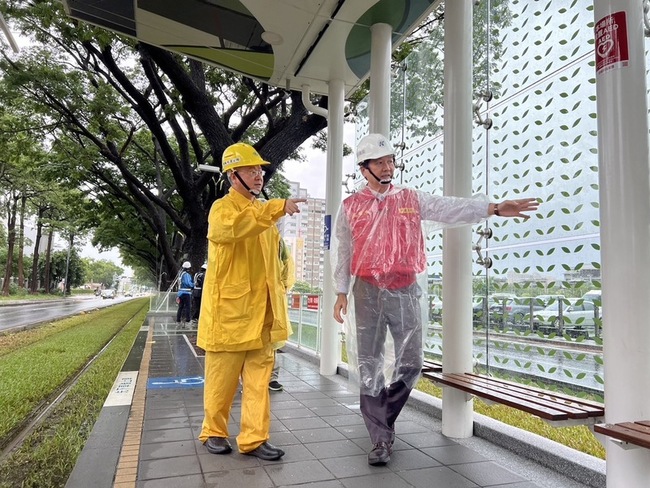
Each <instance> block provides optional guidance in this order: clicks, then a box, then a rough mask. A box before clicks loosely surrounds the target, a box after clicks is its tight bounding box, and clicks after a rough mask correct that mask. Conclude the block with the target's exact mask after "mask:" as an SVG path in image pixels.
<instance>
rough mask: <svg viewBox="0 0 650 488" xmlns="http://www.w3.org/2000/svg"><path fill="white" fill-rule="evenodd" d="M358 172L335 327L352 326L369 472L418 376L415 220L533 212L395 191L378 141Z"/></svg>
mask: <svg viewBox="0 0 650 488" xmlns="http://www.w3.org/2000/svg"><path fill="white" fill-rule="evenodd" d="M357 163H358V165H359V171H360V172H361V174H362V176H363V177H364V178H365V179H366V182H367V185H366V186H365V187H364V188H363V189H361V190H360V191H358V192H356V193H354V194H353V195H351V196H349V197H348V198H346V199H345V200H344V201H343V204H342V205H341V209H340V211H339V215H338V217H337V221H336V229H335V236H336V239H337V240H338V246H337V250H336V258H335V260H334V261H335V266H334V279H335V283H336V292H337V298H336V302H335V304H334V318H335V320H337V321H338V322H340V323H343V322H344V319H343V315H345V314H347V313H348V311H350V314H351V315H352V316H353V317H354V320H350V319H348V320H346V346H347V348H348V359H349V362H350V372H351V375H352V376H353V377H354V376H357V377H358V380H359V385H360V402H361V413H362V415H363V419H364V422H365V424H366V428H367V429H368V433H369V434H370V440H371V442H372V449H371V451H370V453H369V454H368V464H370V465H373V466H381V465H385V464H386V463H388V462H389V461H390V454H391V452H392V445H393V442H394V439H395V421H396V420H397V417H398V416H399V414H400V412H401V410H402V408H403V407H404V405H405V404H406V401H407V400H408V397H409V395H410V393H411V390H412V389H413V387H414V386H415V383H416V382H417V380H418V378H419V376H420V372H421V370H422V361H423V348H422V344H423V333H424V330H423V327H422V313H421V310H422V303H421V300H423V301H424V304H426V293H424V292H423V289H422V288H421V287H420V286H419V284H418V282H417V277H418V275H421V276H422V275H423V274H424V272H425V271H426V264H427V261H426V254H425V245H424V234H423V231H422V221H435V222H439V223H444V224H442V225H450V224H454V225H458V224H470V223H476V222H479V221H481V220H483V219H485V218H487V217H488V216H491V215H497V216H502V217H521V218H523V219H527V218H528V216H527V215H525V214H524V213H522V212H528V211H534V210H536V209H537V206H538V204H537V202H536V201H535V199H533V198H524V199H521V200H506V201H504V202H501V203H498V204H495V203H490V202H489V201H488V199H487V197H486V196H481V198H458V197H442V196H435V195H431V194H428V193H425V192H422V191H418V190H413V189H410V188H404V187H397V186H394V185H393V184H392V179H393V175H394V172H395V156H394V150H393V147H392V145H391V143H390V142H389V141H388V139H386V138H385V137H384V136H383V135H381V134H370V135H368V136H366V137H364V138H363V139H361V141H359V145H358V147H357ZM425 283H426V282H425ZM424 289H425V290H426V285H425V288H424ZM350 291H351V292H352V298H353V300H352V302H351V303H350V307H348V293H349V292H350ZM425 306H426V305H425ZM387 332H390V334H388V333H387ZM389 338H390V339H391V342H389V340H388V339H389ZM393 356H394V360H389V359H388V358H389V357H393ZM386 369H389V371H390V372H385V370H386Z"/></svg>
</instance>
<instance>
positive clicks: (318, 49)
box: [63, 0, 440, 94]
mask: <svg viewBox="0 0 650 488" xmlns="http://www.w3.org/2000/svg"><path fill="white" fill-rule="evenodd" d="M63 3H64V5H65V7H66V10H67V12H68V14H69V15H70V16H71V17H74V18H77V19H79V20H82V21H85V22H89V23H92V24H95V25H98V26H100V27H104V28H106V29H109V30H112V31H115V32H118V33H120V34H124V35H127V36H130V37H134V38H137V39H138V40H140V41H142V42H146V43H148V44H153V45H155V46H159V47H163V48H165V49H168V50H170V51H174V52H177V53H181V54H184V55H187V56H190V57H192V58H196V59H199V60H201V61H205V62H208V63H212V64H215V65H218V66H221V67H223V68H225V69H228V70H231V71H234V72H237V73H240V74H243V75H247V76H251V77H253V78H256V79H259V80H262V81H265V82H267V83H269V84H272V85H277V86H281V87H285V88H289V89H293V90H300V89H301V87H302V86H303V85H309V86H310V88H311V90H312V91H313V92H315V93H321V94H327V91H328V86H327V82H328V80H331V79H340V80H343V82H344V83H345V88H346V90H345V91H346V94H350V93H352V92H353V91H354V90H355V89H356V88H357V87H358V86H359V84H360V83H361V82H362V81H363V80H364V79H365V78H366V77H367V76H368V73H369V70H370V45H371V35H370V26H371V25H373V24H376V23H380V22H381V23H387V24H390V25H391V26H392V28H393V46H397V45H398V44H399V43H400V42H401V41H403V40H404V39H405V38H406V36H407V35H408V34H409V33H410V32H411V31H412V30H413V29H414V28H415V27H416V26H417V25H418V24H419V23H420V22H421V21H422V20H423V19H424V18H425V17H426V16H427V15H428V14H429V13H430V12H431V11H432V10H433V9H434V8H435V6H436V5H437V4H438V3H440V0H182V1H179V0H63Z"/></svg>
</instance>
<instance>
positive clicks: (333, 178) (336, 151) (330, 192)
mask: <svg viewBox="0 0 650 488" xmlns="http://www.w3.org/2000/svg"><path fill="white" fill-rule="evenodd" d="M344 96H345V85H344V83H343V81H342V80H331V81H330V82H329V93H328V97H329V103H328V106H329V119H328V126H327V175H326V179H327V181H326V184H325V193H326V194H325V198H326V200H325V248H324V249H325V256H324V259H323V266H324V275H325V276H324V279H323V303H322V308H321V310H322V311H323V312H322V313H323V317H322V322H321V323H322V327H323V333H322V336H321V361H320V374H322V375H326V376H331V375H334V374H336V367H337V365H338V363H339V362H340V358H341V348H340V340H339V335H338V333H339V331H340V325H339V324H338V323H337V322H336V321H335V320H334V316H333V314H334V297H335V295H336V291H335V290H334V285H333V283H332V278H331V265H330V262H331V261H330V246H329V242H330V238H331V235H332V230H333V229H332V225H333V224H334V218H335V217H336V213H337V212H338V209H339V206H340V205H341V188H342V187H341V181H343V103H344Z"/></svg>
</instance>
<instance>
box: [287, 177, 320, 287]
mask: <svg viewBox="0 0 650 488" xmlns="http://www.w3.org/2000/svg"><path fill="white" fill-rule="evenodd" d="M289 185H290V191H291V197H292V198H307V202H306V203H303V204H301V206H300V213H296V214H293V215H292V216H288V215H287V216H285V217H283V218H282V219H280V221H279V222H278V228H279V229H280V234H281V235H282V237H283V239H284V241H285V242H286V244H287V246H288V247H289V249H290V250H291V255H292V257H293V260H294V262H295V263H296V280H297V281H304V282H307V283H309V284H310V285H311V286H312V287H314V288H322V286H323V272H324V270H323V255H324V253H323V239H324V232H323V217H324V215H325V199H323V198H312V197H310V196H309V194H308V193H307V190H306V189H305V188H301V187H300V183H299V182H295V181H290V182H289Z"/></svg>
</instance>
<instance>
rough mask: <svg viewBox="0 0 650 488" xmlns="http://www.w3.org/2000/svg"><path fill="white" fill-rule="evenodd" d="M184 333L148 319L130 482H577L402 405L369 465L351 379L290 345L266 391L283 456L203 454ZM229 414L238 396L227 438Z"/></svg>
mask: <svg viewBox="0 0 650 488" xmlns="http://www.w3.org/2000/svg"><path fill="white" fill-rule="evenodd" d="M192 334H193V332H191V331H182V330H180V331H176V330H175V329H174V327H173V325H172V324H169V325H167V324H164V323H156V326H155V329H154V334H153V344H152V349H151V360H150V363H149V371H148V375H149V378H148V385H149V387H148V389H147V394H146V404H145V415H144V425H143V429H142V439H141V444H140V452H139V461H138V469H137V481H136V482H135V485H136V486H137V487H139V488H160V487H170V488H171V487H174V488H177V487H184V488H192V487H197V488H199V487H200V488H203V487H228V488H239V487H246V488H249V487H250V488H271V487H285V486H292V487H296V486H309V487H311V488H339V487H345V488H382V487H387V488H388V487H390V488H401V487H421V488H431V487H438V488H455V487H492V488H500V487H508V488H534V487H549V488H550V487H553V488H560V487H561V488H581V487H583V486H584V485H581V484H578V483H576V482H574V481H571V480H567V479H565V478H562V477H561V476H559V475H557V474H556V473H553V472H551V471H550V470H547V469H545V468H542V467H537V466H535V465H534V463H531V462H530V461H526V460H520V459H518V458H517V456H515V455H513V454H512V453H509V452H506V451H504V450H502V449H500V448H498V447H496V446H490V445H489V444H487V443H486V442H485V441H483V442H481V441H480V440H478V439H474V440H473V441H472V442H470V443H469V447H468V445H464V443H463V442H462V441H459V442H456V441H454V440H453V439H450V438H447V437H445V436H443V435H442V434H441V433H440V422H439V421H438V420H436V419H432V418H430V417H428V416H425V415H423V414H421V413H419V412H417V411H415V410H414V409H411V408H410V407H408V406H407V408H406V409H405V410H404V412H403V414H402V416H401V417H400V419H399V420H398V421H397V424H396V432H397V438H396V441H395V446H394V452H393V454H392V456H391V462H390V463H389V464H388V465H387V466H384V467H372V466H369V465H368V464H367V458H366V453H367V451H368V449H369V447H370V441H369V439H368V434H367V431H366V429H365V426H364V425H363V420H362V418H361V416H360V414H359V399H358V395H357V393H356V390H355V387H354V385H348V382H347V380H346V379H344V378H342V377H339V376H336V377H323V376H321V375H320V374H319V373H318V367H317V365H316V364H313V363H311V362H309V361H306V360H305V359H302V358H301V357H299V356H296V355H294V354H291V353H290V352H285V353H284V354H278V361H279V362H280V364H281V367H282V369H281V372H280V381H281V383H282V384H283V385H284V388H285V389H284V391H282V392H271V406H272V408H271V410H272V422H271V439H270V442H271V443H273V444H275V445H277V446H281V447H282V448H283V449H284V450H285V451H286V455H285V456H284V457H283V458H282V459H281V460H280V461H261V460H259V459H257V458H254V457H250V456H245V455H242V454H239V453H237V452H236V449H234V451H233V453H231V454H228V455H220V456H217V455H212V454H209V453H208V452H207V450H206V449H205V447H204V446H202V445H201V443H200V442H199V441H198V440H197V435H198V433H199V430H200V426H201V421H202V418H203V406H202V394H203V388H202V384H201V383H200V381H199V380H200V376H201V375H202V357H200V356H196V355H195V349H194V348H193V347H192V346H191V343H192V342H193V337H192ZM150 337H151V336H150ZM197 378H199V380H197ZM179 386H180V387H179ZM239 414H240V396H239V395H238V396H237V397H236V399H235V403H234V405H233V409H232V413H231V416H232V420H231V423H230V434H231V439H230V440H231V443H232V444H233V447H235V446H236V441H235V438H234V436H236V434H237V432H238V418H239ZM465 444H466V443H465Z"/></svg>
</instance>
